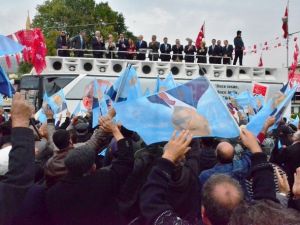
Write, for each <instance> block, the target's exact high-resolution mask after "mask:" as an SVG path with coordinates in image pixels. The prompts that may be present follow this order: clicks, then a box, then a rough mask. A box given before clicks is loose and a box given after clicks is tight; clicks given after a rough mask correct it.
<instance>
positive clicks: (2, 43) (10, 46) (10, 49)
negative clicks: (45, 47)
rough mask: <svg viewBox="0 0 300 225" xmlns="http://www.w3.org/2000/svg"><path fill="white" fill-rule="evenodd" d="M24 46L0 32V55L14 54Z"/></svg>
mask: <svg viewBox="0 0 300 225" xmlns="http://www.w3.org/2000/svg"><path fill="white" fill-rule="evenodd" d="M23 48H24V47H23V46H22V45H20V44H19V43H17V42H15V41H14V40H12V39H10V38H8V37H5V36H3V35H1V34H0V56H5V55H14V54H16V53H19V52H21V51H22V50H23Z"/></svg>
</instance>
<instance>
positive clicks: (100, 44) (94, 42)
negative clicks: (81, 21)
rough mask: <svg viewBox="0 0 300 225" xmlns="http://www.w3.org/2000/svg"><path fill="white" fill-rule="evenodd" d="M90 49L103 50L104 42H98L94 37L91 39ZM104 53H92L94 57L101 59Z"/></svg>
mask: <svg viewBox="0 0 300 225" xmlns="http://www.w3.org/2000/svg"><path fill="white" fill-rule="evenodd" d="M92 49H93V50H105V42H104V41H100V40H99V41H98V40H97V38H96V37H93V39H92ZM103 54H104V52H93V55H94V57H102V56H103Z"/></svg>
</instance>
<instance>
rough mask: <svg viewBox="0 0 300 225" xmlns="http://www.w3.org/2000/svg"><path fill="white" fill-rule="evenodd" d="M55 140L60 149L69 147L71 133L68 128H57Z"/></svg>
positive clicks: (54, 135)
mask: <svg viewBox="0 0 300 225" xmlns="http://www.w3.org/2000/svg"><path fill="white" fill-rule="evenodd" d="M53 142H54V144H55V145H56V147H57V148H58V149H64V148H67V147H68V146H69V144H70V133H69V131H67V130H57V131H55V132H54V134H53Z"/></svg>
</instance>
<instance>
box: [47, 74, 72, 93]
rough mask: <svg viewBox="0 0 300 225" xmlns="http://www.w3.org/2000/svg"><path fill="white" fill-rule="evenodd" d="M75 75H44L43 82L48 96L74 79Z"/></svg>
mask: <svg viewBox="0 0 300 225" xmlns="http://www.w3.org/2000/svg"><path fill="white" fill-rule="evenodd" d="M75 77H76V76H65V77H63V76H59V77H44V79H43V84H44V88H45V91H46V93H47V95H48V96H51V95H53V94H55V93H56V92H58V91H59V90H61V89H63V88H64V87H65V86H66V85H67V84H69V83H70V82H71V81H72V80H74V79H75Z"/></svg>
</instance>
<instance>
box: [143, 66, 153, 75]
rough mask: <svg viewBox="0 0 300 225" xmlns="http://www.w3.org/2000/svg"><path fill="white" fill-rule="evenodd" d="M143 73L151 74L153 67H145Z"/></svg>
mask: <svg viewBox="0 0 300 225" xmlns="http://www.w3.org/2000/svg"><path fill="white" fill-rule="evenodd" d="M142 71H143V73H144V74H149V73H151V67H150V66H148V65H145V66H143V68H142Z"/></svg>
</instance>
